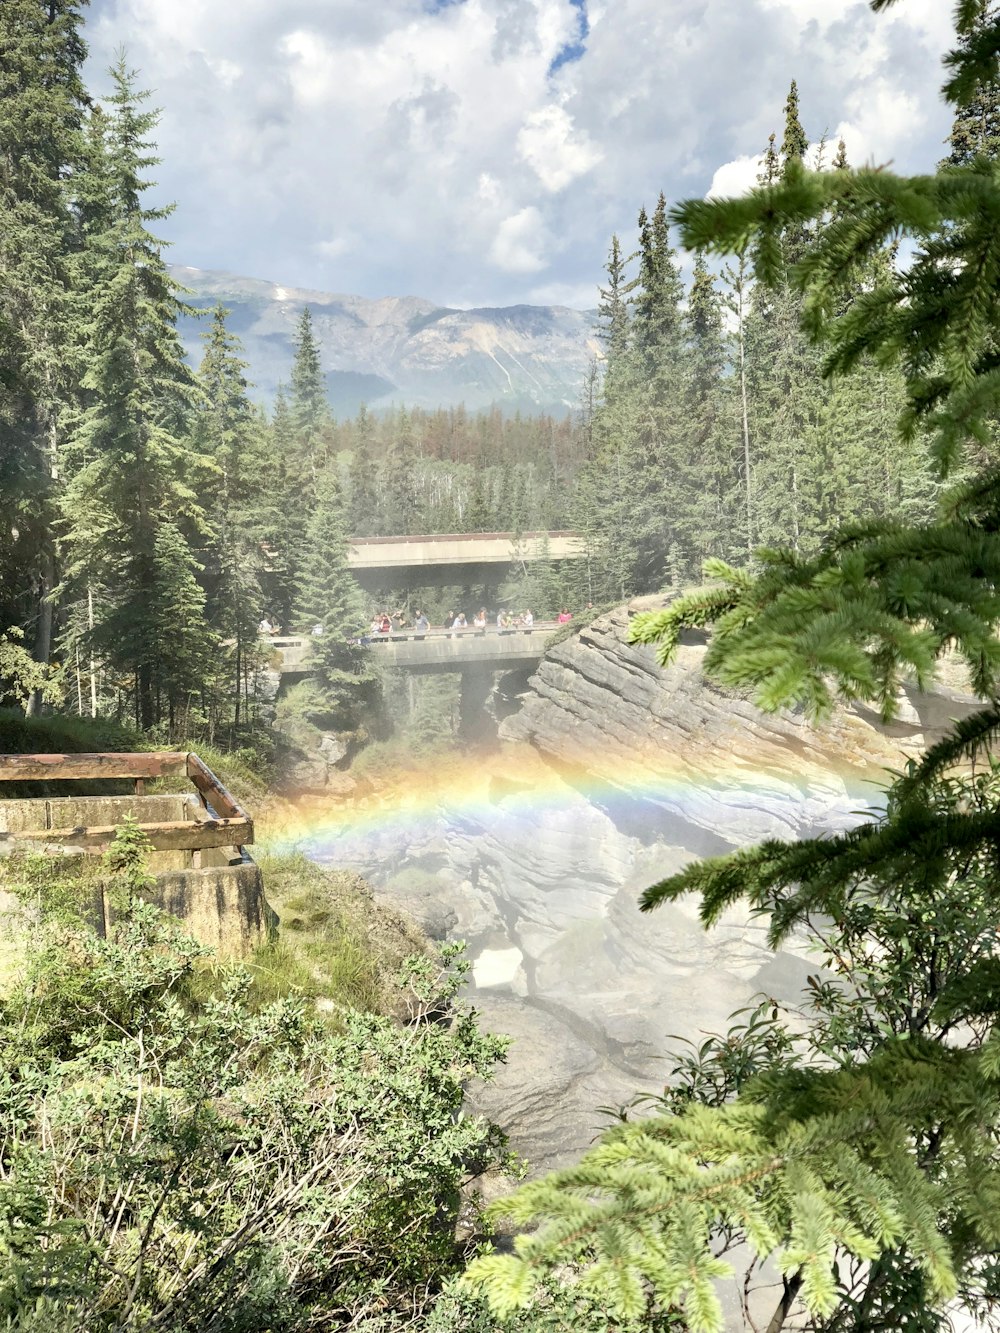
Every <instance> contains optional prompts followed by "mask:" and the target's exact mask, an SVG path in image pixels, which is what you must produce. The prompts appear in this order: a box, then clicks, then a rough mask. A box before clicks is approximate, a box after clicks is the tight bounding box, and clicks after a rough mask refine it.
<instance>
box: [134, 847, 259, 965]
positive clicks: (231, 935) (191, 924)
mask: <svg viewBox="0 0 1000 1333" xmlns="http://www.w3.org/2000/svg"><path fill="white" fill-rule="evenodd" d="M150 897H151V898H152V900H153V902H155V903H156V904H157V905H158V906H159V907H162V908H163V910H164V911H165V912H169V913H170V914H171V915H172V916H176V917H179V918H180V919H181V920H182V921H183V922H184V925H185V927H186V928H187V930H188V931H189V932H190V933H191V935H192V936H193V937H194V938H195V939H196V940H198V941H199V943H201V944H207V945H209V946H210V947H211V948H213V949H215V950H216V952H217V953H218V954H219V956H220V957H223V958H232V957H244V956H245V955H247V954H249V953H252V952H253V950H254V949H256V948H257V946H258V945H261V944H263V943H264V942H265V941H266V939H267V937H268V934H269V933H270V932H271V931H272V930H273V928H274V926H275V924H276V922H277V918H276V917H275V915H274V913H273V912H272V911H271V909H270V907H269V906H268V904H267V899H266V898H265V897H264V881H263V876H262V875H261V873H260V867H259V866H258V865H257V864H256V863H255V862H254V861H252V860H251V859H250V857H248V856H245V857H243V858H242V859H241V860H240V861H239V862H238V863H237V864H236V865H226V866H205V867H203V868H201V869H188V870H175V871H169V872H168V873H167V874H164V875H160V876H158V877H157V881H156V884H155V885H154V886H153V888H152V889H151V890H150Z"/></svg>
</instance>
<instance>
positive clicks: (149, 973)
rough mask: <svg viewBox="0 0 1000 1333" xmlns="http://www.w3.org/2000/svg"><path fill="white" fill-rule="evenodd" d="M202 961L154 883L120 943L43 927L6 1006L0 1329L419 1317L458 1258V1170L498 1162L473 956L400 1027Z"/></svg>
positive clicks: (228, 1326) (1, 1069) (129, 913)
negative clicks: (470, 1097)
mask: <svg viewBox="0 0 1000 1333" xmlns="http://www.w3.org/2000/svg"><path fill="white" fill-rule="evenodd" d="M105 869H106V871H107V872H108V873H113V874H115V875H116V876H118V877H119V878H121V877H122V876H125V877H131V878H132V879H133V880H135V879H136V877H137V876H139V875H141V862H140V860H139V859H138V858H137V857H136V856H135V855H134V851H133V850H123V849H122V848H119V849H118V851H117V852H116V854H115V856H114V857H112V858H110V859H109V862H108V864H107V865H106V867H105ZM207 956H208V951H206V950H205V949H202V948H201V947H200V946H198V945H197V944H194V943H193V942H192V941H190V940H188V939H186V938H185V936H184V934H183V931H182V929H181V927H180V924H179V923H178V922H176V921H174V920H172V919H171V918H169V917H167V916H165V915H164V914H163V913H161V912H159V911H158V910H157V909H156V908H154V907H152V906H150V905H148V904H146V903H144V902H142V901H141V900H139V899H133V900H132V901H131V903H130V904H129V906H128V908H127V910H123V911H122V913H121V915H120V916H119V917H118V918H117V920H116V921H115V923H114V925H113V927H112V929H111V932H110V935H109V938H107V939H102V938H100V937H98V936H97V935H95V934H93V933H91V932H89V931H87V930H86V929H84V928H82V927H77V926H73V925H70V924H67V923H66V922H64V921H61V920H54V919H50V920H49V921H47V922H44V923H43V924H42V925H41V927H40V928H39V930H38V931H37V932H36V937H35V939H34V942H33V945H32V948H31V952H30V956H29V959H28V964H27V968H26V972H25V976H24V979H23V982H22V983H21V984H20V985H19V986H17V987H16V988H14V989H13V990H11V991H10V992H8V993H7V994H6V995H5V996H3V997H2V999H0V1162H2V1163H3V1176H2V1179H0V1246H2V1248H3V1252H4V1264H3V1266H2V1267H0V1328H3V1326H4V1322H5V1321H6V1322H7V1324H8V1327H10V1328H11V1329H16V1330H17V1331H18V1333H29V1331H30V1333H41V1330H42V1329H43V1328H45V1329H47V1330H48V1329H51V1330H58V1333H63V1330H66V1333H68V1330H69V1329H74V1330H76V1329H79V1328H83V1327H86V1328H87V1329H89V1330H94V1333H101V1331H102V1330H107V1331H108V1333H110V1330H112V1329H115V1330H120V1331H124V1330H135V1331H136V1333H138V1330H147V1329H149V1328H151V1327H153V1326H154V1325H155V1327H158V1328H163V1329H166V1330H168V1333H195V1331H196V1330H197V1333H262V1331H263V1330H270V1333H299V1330H301V1331H302V1333H305V1330H307V1329H316V1328H319V1327H329V1328H334V1327H342V1326H344V1325H346V1324H348V1323H351V1322H352V1321H355V1322H357V1323H360V1321H361V1319H362V1318H363V1317H371V1318H373V1319H379V1320H381V1321H382V1322H383V1323H386V1321H389V1323H390V1324H391V1323H396V1324H397V1325H398V1326H400V1327H404V1326H406V1325H408V1324H412V1319H413V1317H414V1316H416V1315H419V1314H420V1313H421V1311H422V1310H425V1309H426V1308H429V1306H430V1304H431V1302H432V1299H433V1293H434V1291H435V1290H436V1289H437V1288H438V1287H439V1286H440V1285H441V1283H442V1282H443V1281H444V1280H445V1279H446V1278H447V1276H448V1274H449V1273H450V1272H454V1271H456V1269H457V1267H458V1266H459V1264H460V1262H461V1249H460V1247H459V1245H458V1244H457V1243H456V1240H455V1224H456V1220H457V1217H458V1212H459V1206H460V1201H461V1199H462V1191H463V1186H464V1185H465V1184H466V1182H468V1181H469V1180H470V1179H471V1178H472V1177H474V1176H476V1175H477V1174H479V1173H481V1172H482V1171H483V1170H486V1169H490V1168H492V1167H495V1166H502V1165H504V1164H505V1162H506V1160H507V1158H506V1153H505V1149H504V1145H503V1142H502V1138H501V1136H500V1135H499V1134H498V1133H497V1131H496V1130H495V1129H493V1128H492V1127H491V1126H490V1125H488V1124H487V1123H485V1122H483V1121H481V1120H479V1119H474V1118H468V1117H465V1116H463V1115H462V1113H461V1107H462V1101H463V1096H464V1084H465V1081H466V1080H467V1079H468V1078H471V1077H489V1075H490V1072H491V1069H492V1067H493V1065H494V1063H495V1061H496V1060H497V1059H499V1058H501V1056H502V1051H503V1042H502V1041H501V1040H499V1039H497V1038H495V1037H492V1036H487V1035H485V1034H483V1033H482V1032H480V1031H479V1029H478V1028H477V1026H476V1023H475V1021H474V1017H473V1016H472V1015H471V1014H470V1013H468V1012H464V1011H462V1010H461V1009H460V1008H456V1007H455V999H454V997H455V994H456V990H457V987H458V986H459V984H460V981H461V978H462V975H463V972H464V970H465V966H466V965H464V964H459V963H458V962H457V959H456V957H455V953H454V951H450V952H449V955H448V956H447V957H446V958H445V959H444V961H443V963H442V964H439V963H438V962H436V961H435V960H432V959H430V958H428V957H420V958H416V959H413V960H411V962H410V963H409V964H408V966H407V968H406V969H405V985H406V986H407V988H408V991H409V993H410V996H411V998H412V1006H411V1009H412V1014H413V1017H412V1021H411V1022H410V1023H409V1024H408V1025H407V1026H405V1027H401V1026H400V1025H399V1024H397V1023H395V1022H393V1021H392V1020H391V1019H389V1018H387V1017H384V1016H381V1015H378V1014H372V1013H362V1012H359V1011H356V1010H349V1011H345V1012H344V1014H343V1015H342V1026H341V1030H340V1031H339V1032H331V1031H330V1030H329V1029H327V1028H324V1027H322V1026H321V1025H319V1024H318V1023H317V1022H316V1021H315V1020H314V1019H313V1018H312V1017H311V1016H310V1013H309V1010H308V1007H307V1005H306V1003H305V1002H304V1000H303V999H302V998H301V997H298V996H288V995H284V996H281V997H279V998H275V999H274V1000H272V1001H270V1002H268V1003H260V1001H261V1000H262V997H261V996H260V995H259V994H258V996H257V1001H256V1002H251V993H252V990H253V987H254V985H255V984H256V983H255V978H254V970H253V967H252V966H251V967H244V966H230V967H226V968H220V969H218V972H217V979H218V985H217V986H216V987H215V988H214V990H213V993H212V994H210V995H208V996H201V997H199V996H198V995H197V994H196V992H195V990H194V989H193V988H192V980H193V978H195V976H196V973H197V969H198V967H199V966H203V965H204V962H205V960H206V958H207ZM287 980H288V979H287V976H286V977H285V978H284V980H283V983H282V985H284V984H285V983H287ZM447 1014H450V1017H449V1018H447V1019H444V1018H442V1015H447Z"/></svg>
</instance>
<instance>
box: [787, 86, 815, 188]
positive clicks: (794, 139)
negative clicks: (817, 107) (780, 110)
mask: <svg viewBox="0 0 1000 1333" xmlns="http://www.w3.org/2000/svg"><path fill="white" fill-rule="evenodd" d="M808 151H809V139H808V137H807V135H806V132H805V130H804V129H803V128H802V121H801V120H800V118H799V87H798V84H797V83H796V82H795V80H794V79H793V80H792V84H791V87H790V88H789V90H788V97H787V98H786V99H785V134H784V137H783V139H782V140H781V160H782V163H783V173H787V170H788V164H789V162H804V161H805V156H806V153H807V152H808Z"/></svg>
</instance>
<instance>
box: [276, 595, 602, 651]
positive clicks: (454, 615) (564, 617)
mask: <svg viewBox="0 0 1000 1333" xmlns="http://www.w3.org/2000/svg"><path fill="white" fill-rule="evenodd" d="M592 610H593V604H592V603H591V602H588V603H587V605H586V607H585V608H584V614H585V615H586V614H587V613H588V612H590V611H592ZM572 619H573V613H572V611H568V610H567V609H566V608H565V607H564V608H563V609H562V610H561V611H560V612H559V614H558V616H556V618H555V623H556V624H557V625H566V624H568V623H569V621H571V620H572ZM542 623H546V622H542ZM547 623H550V624H551V623H552V622H551V621H550V622H547ZM535 624H536V622H535V617H534V615H533V613H532V612H531V610H530V608H526V609H525V610H524V611H521V612H517V611H508V610H506V609H505V608H503V607H501V608H500V610H499V611H497V613H496V616H495V617H494V616H492V615H491V614H489V613H488V612H487V610H486V607H485V606H481V607H480V608H479V610H478V611H477V612H476V613H475V615H474V616H473V617H472V619H471V621H470V620H469V618H468V617H467V616H466V614H465V612H464V611H449V612H448V614H447V615H446V616H445V618H444V620H443V621H442V623H441V625H440V626H438V625H434V626H432V625H431V622H430V619H429V618H428V616H427V615H426V614H425V613H424V612H423V611H419V610H418V611H416V612H414V614H413V617H412V619H411V618H410V615H409V614H408V612H407V610H406V609H405V608H404V607H400V608H399V610H397V611H389V610H385V611H376V612H375V613H374V614H373V615H372V619H371V624H370V625H369V627H368V630H367V633H366V634H365V635H364V636H363V637H362V638H361V639H360V640H358V641H359V642H362V643H365V642H368V640H369V639H371V638H375V637H377V636H378V635H383V634H399V633H404V634H405V633H407V632H409V633H411V634H427V633H428V632H429V631H430V630H431V629H432V628H433V629H435V630H438V629H440V630H451V631H452V632H453V633H454V631H455V630H479V631H480V632H481V633H484V632H485V631H486V629H487V628H488V627H489V628H493V627H495V628H496V629H497V631H500V630H514V629H522V630H530V629H533V628H534V627H535ZM258 628H259V631H260V636H261V638H265V639H267V638H274V637H275V636H276V635H279V634H281V626H280V625H279V624H278V622H277V620H275V619H274V617H273V616H270V615H265V616H264V617H263V618H262V619H261V622H260V625H259V627H258ZM311 632H312V634H313V636H314V637H318V636H320V635H322V633H323V626H322V625H321V624H317V625H314V626H313V628H312V631H311Z"/></svg>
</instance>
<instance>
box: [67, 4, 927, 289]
mask: <svg viewBox="0 0 1000 1333" xmlns="http://www.w3.org/2000/svg"><path fill="white" fill-rule="evenodd" d="M948 8H949V6H948V5H947V4H945V3H944V0H906V3H905V4H901V5H899V6H896V7H894V8H892V9H891V10H890V11H889V12H888V13H887V14H886V15H882V16H876V15H873V14H872V13H871V12H870V10H869V8H868V5H867V0H701V3H700V4H698V5H691V4H690V2H689V0H613V3H612V0H588V5H587V14H588V18H589V22H590V32H589V36H588V37H587V40H586V43H585V50H584V52H583V54H582V56H581V57H580V58H579V59H578V60H575V61H572V62H570V63H567V64H564V65H562V66H561V67H560V68H559V69H558V70H557V71H556V72H555V73H553V72H552V70H551V67H552V65H553V61H554V60H555V58H556V56H557V55H558V53H559V52H560V51H561V50H562V48H563V47H564V46H565V45H566V43H567V42H572V41H573V40H575V38H576V36H577V34H578V20H579V11H578V9H577V8H576V6H575V5H573V4H572V3H571V0H464V2H463V3H461V4H453V5H449V6H446V7H445V8H443V9H441V10H440V11H439V12H437V13H432V12H431V6H428V5H427V4H426V3H425V0H378V3H373V2H372V0H324V2H323V3H322V4H320V5H317V4H315V3H309V2H308V0H283V3H282V4H280V5H279V4H276V3H275V0H212V3H211V4H206V3H205V0H92V4H91V10H90V14H91V18H90V22H89V26H88V33H87V35H88V39H89V41H90V43H91V47H92V52H93V59H92V70H91V75H90V81H91V83H92V85H93V86H94V89H95V91H97V92H99V91H100V90H101V88H102V87H103V86H106V83H105V80H104V79H103V77H102V75H101V73H100V71H101V67H102V66H106V65H107V64H108V63H110V61H111V60H112V59H113V56H114V51H115V49H116V47H118V46H119V45H122V44H124V45H125V46H126V48H127V50H128V57H129V61H130V63H132V64H134V65H136V66H138V67H139V68H140V69H141V71H142V79H143V82H144V83H145V84H146V85H147V86H150V87H152V88H154V89H155V90H156V93H155V99H156V102H157V103H158V104H159V105H160V106H162V107H163V108H164V118H163V121H162V124H161V127H160V131H159V146H160V155H161V156H162V158H163V164H162V166H161V167H159V168H158V169H157V178H158V180H159V181H160V182H161V184H160V186H159V188H158V192H157V200H158V201H159V200H161V199H162V200H168V199H175V200H177V202H178V210H177V212H176V214H174V216H173V217H172V218H171V219H170V220H169V222H168V223H167V224H166V225H167V227H168V228H169V234H170V235H171V236H172V238H173V239H174V241H175V242H176V245H175V250H174V256H173V257H174V258H176V260H177V261H178V262H181V263H188V264H197V265H199V266H200V267H202V268H227V269H230V270H234V271H237V272H243V273H247V274H248V275H251V276H257V277H264V278H270V279H272V280H273V281H275V282H284V283H286V284H288V286H289V287H291V286H293V285H295V286H302V287H311V288H318V289H322V288H326V289H328V290H333V291H352V290H353V291H358V292H359V293H361V294H364V295H369V296H379V295H387V294H399V293H402V292H413V293H416V294H421V295H425V296H427V297H430V298H431V299H434V300H440V301H444V300H448V301H449V302H450V303H462V304H473V305H475V304H483V303H496V302H504V301H512V302H513V301H520V300H527V299H535V300H540V299H542V295H541V294H543V293H546V292H549V293H552V299H553V300H556V299H562V298H561V297H560V296H559V293H567V294H568V295H569V296H573V295H574V294H576V296H574V300H576V299H577V298H578V297H579V299H581V301H582V303H583V304H587V305H590V304H592V303H593V300H594V296H593V293H594V291H595V289H596V286H597V283H598V282H599V281H600V279H601V269H602V265H603V263H604V259H605V256H606V254H607V245H608V239H609V237H610V234H611V233H612V232H613V231H617V232H618V233H619V234H620V235H621V236H622V241H623V244H624V245H625V246H626V248H631V244H630V243H631V239H632V238H633V237H634V228H635V217H636V213H637V212H638V209H639V207H640V205H642V204H646V205H647V206H648V205H651V204H652V203H653V202H654V201H655V198H656V195H657V193H658V192H659V191H660V190H661V189H663V190H664V191H665V192H666V194H667V198H668V200H669V201H670V202H673V201H674V200H677V199H680V198H684V197H687V196H700V195H703V194H704V193H705V192H706V190H707V189H710V190H711V191H712V192H713V193H716V194H719V193H722V194H728V193H738V192H739V191H740V190H742V189H744V188H745V187H746V186H747V185H749V184H752V183H753V179H754V177H755V175H756V171H757V166H756V155H757V154H759V153H760V151H761V149H762V148H763V147H764V145H765V144H766V142H767V136H768V133H769V132H770V131H772V130H775V131H777V132H778V135H779V139H780V131H781V115H782V105H783V103H784V99H785V95H786V93H787V88H788V83H789V80H790V79H791V78H792V77H795V78H796V79H797V80H798V83H799V91H800V98H801V108H802V116H803V121H804V123H805V126H806V129H807V131H808V132H809V133H810V135H811V137H812V138H813V139H814V140H816V139H818V138H819V136H820V135H821V134H823V133H824V132H826V133H827V134H828V135H829V137H830V138H831V139H833V140H835V139H836V137H837V135H838V134H839V133H841V132H843V133H844V136H845V138H846V139H847V145H848V151H849V155H850V157H851V160H852V161H855V162H858V161H864V160H868V159H871V160H874V161H878V162H884V161H888V160H890V159H891V160H893V162H894V164H895V166H896V168H897V169H899V170H911V169H923V168H924V167H926V166H928V165H930V164H932V163H933V162H934V161H936V160H937V158H938V157H939V156H940V141H941V139H942V138H943V137H944V135H945V133H946V130H947V114H946V112H945V111H944V110H943V109H942V108H941V106H940V105H939V103H938V100H937V97H936V91H937V87H938V85H939V84H940V82H941V80H942V75H941V71H940V55H941V53H942V51H943V50H944V49H945V47H946V46H947V45H948V43H949V32H948V28H947V16H946V13H945V12H944V11H947V9H948ZM720 164H722V165H720ZM588 289H589V291H590V293H591V295H590V296H589V297H587V298H586V299H583V295H582V294H583V293H585V292H587V291H588ZM567 299H568V297H567Z"/></svg>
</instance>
